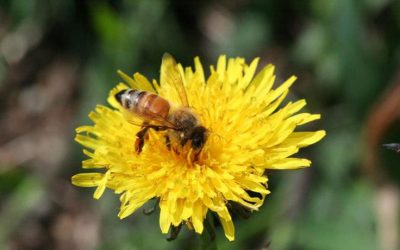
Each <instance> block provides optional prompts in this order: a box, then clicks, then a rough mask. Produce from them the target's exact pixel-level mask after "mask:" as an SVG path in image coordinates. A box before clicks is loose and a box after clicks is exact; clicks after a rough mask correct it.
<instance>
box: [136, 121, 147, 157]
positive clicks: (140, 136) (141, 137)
mask: <svg viewBox="0 0 400 250" xmlns="http://www.w3.org/2000/svg"><path fill="white" fill-rule="evenodd" d="M149 128H150V127H149V126H143V127H142V129H141V130H140V131H139V132H137V133H136V141H135V152H136V153H137V154H140V153H141V152H142V149H143V146H144V141H145V138H146V135H147V131H148V130H149Z"/></svg>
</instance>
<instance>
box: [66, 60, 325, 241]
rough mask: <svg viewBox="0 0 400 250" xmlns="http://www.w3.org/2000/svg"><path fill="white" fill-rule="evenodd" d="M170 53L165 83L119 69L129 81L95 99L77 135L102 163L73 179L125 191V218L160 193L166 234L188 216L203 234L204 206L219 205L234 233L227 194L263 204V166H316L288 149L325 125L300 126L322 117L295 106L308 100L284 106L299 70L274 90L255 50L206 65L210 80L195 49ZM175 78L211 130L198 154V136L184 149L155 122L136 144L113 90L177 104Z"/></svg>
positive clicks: (216, 209)
mask: <svg viewBox="0 0 400 250" xmlns="http://www.w3.org/2000/svg"><path fill="white" fill-rule="evenodd" d="M171 60H173V59H172V57H170V56H165V57H164V59H163V62H162V65H161V75H163V74H164V76H170V79H167V78H168V77H161V79H160V83H159V84H158V83H157V82H156V81H153V82H150V81H148V80H147V79H146V77H144V76H143V75H141V74H139V73H135V74H134V75H133V76H132V77H129V76H127V75H126V74H124V73H122V72H119V74H120V75H121V77H122V78H123V79H124V81H125V83H120V84H119V85H117V86H116V87H115V88H114V89H113V90H111V92H110V94H109V97H108V102H109V104H110V105H111V107H106V106H101V105H99V106H97V107H96V108H95V110H94V111H92V112H91V113H90V114H89V117H90V119H91V120H92V121H93V122H94V125H92V126H82V127H79V128H77V129H76V131H77V136H76V141H77V142H79V143H80V144H82V145H83V146H84V147H85V148H86V149H84V150H83V152H84V154H85V155H86V156H88V159H87V160H85V161H83V163H82V167H83V168H85V169H103V170H102V171H99V172H93V173H80V174H77V175H75V176H73V177H72V183H73V184H74V185H77V186H80V187H97V188H96V190H95V192H94V198H95V199H99V198H100V197H101V195H102V194H103V192H104V190H105V189H106V188H109V189H112V190H114V191H115V193H117V194H120V200H121V208H120V212H119V214H118V216H119V217H120V218H121V219H123V218H125V217H127V216H129V215H131V214H132V213H133V212H135V211H136V210H137V209H138V208H140V207H141V206H143V205H144V204H145V203H146V202H148V201H149V200H151V199H156V200H158V201H159V208H160V220H159V221H160V227H161V231H162V233H168V231H169V230H170V228H171V227H179V226H180V225H182V224H186V225H188V227H189V228H191V229H194V231H195V232H196V233H198V234H201V233H202V232H203V221H204V219H205V217H206V215H207V213H208V212H209V211H210V212H213V213H215V214H216V215H217V216H218V218H219V220H220V222H221V225H222V227H223V230H224V232H225V236H226V237H227V238H228V239H229V240H230V241H231V240H234V237H235V229H234V225H233V222H232V217H231V214H230V210H229V204H230V202H234V203H238V204H240V205H241V206H243V207H246V208H248V209H249V210H251V211H255V210H258V208H259V207H260V206H261V205H262V204H263V202H264V198H265V196H266V195H267V194H269V192H270V191H269V190H268V189H267V181H268V178H267V176H266V174H265V170H267V169H297V168H302V167H308V166H310V164H311V161H309V160H307V159H303V158H296V157H292V155H294V154H296V153H297V152H298V151H299V149H300V148H302V147H306V146H308V145H311V144H314V143H316V142H318V141H319V140H321V139H322V138H323V137H324V136H325V131H323V130H319V131H315V132H304V131H302V132H297V131H295V129H296V127H297V126H300V125H303V124H305V123H308V122H311V121H314V120H317V119H319V118H320V115H319V114H310V113H298V112H299V111H300V110H301V109H302V108H303V107H304V106H305V105H306V101H305V100H299V101H295V102H289V103H287V104H286V105H282V101H283V100H284V99H285V97H286V96H287V94H288V92H289V88H290V86H291V85H292V84H293V82H294V81H295V80H296V77H295V76H292V77H290V78H289V79H288V80H286V81H285V82H284V83H282V84H281V85H280V86H279V87H277V88H275V89H273V83H274V81H275V75H274V66H273V65H267V66H265V67H264V68H263V69H261V71H259V73H257V74H255V72H256V68H257V64H258V61H259V59H258V58H257V59H254V60H253V61H252V62H251V63H250V64H246V63H245V60H244V59H243V58H230V59H227V58H226V57H225V56H220V57H219V59H218V62H217V65H216V67H214V66H211V67H210V71H211V73H210V76H209V77H208V78H206V76H205V74H204V70H203V66H202V64H201V63H200V60H199V58H197V57H196V58H195V59H194V70H193V69H192V68H191V67H186V68H183V66H182V65H180V64H171V63H170V62H171ZM174 76H175V79H174ZM177 77H178V78H179V79H178V78H177ZM171 79H172V81H171ZM174 80H180V81H182V84H183V86H184V88H185V90H186V93H187V99H188V102H189V105H190V109H191V110H192V111H193V112H194V113H195V114H196V115H197V116H198V119H199V121H200V122H201V124H202V125H203V126H204V127H205V128H206V129H207V134H208V136H207V140H206V141H205V143H204V145H202V147H201V151H200V153H198V154H197V153H193V150H192V149H193V145H194V142H188V143H185V145H183V147H182V146H180V145H175V144H176V142H172V145H167V143H166V141H165V137H166V135H167V134H168V133H169V132H168V130H170V129H167V130H164V131H159V130H156V129H149V130H148V134H147V136H146V138H145V143H144V145H143V148H142V151H141V152H140V154H139V153H137V152H135V146H134V145H135V141H136V134H137V133H138V132H139V131H140V129H141V128H140V126H137V124H134V123H132V122H131V121H130V120H129V119H127V116H126V109H124V108H123V107H122V106H121V105H120V103H119V102H118V101H117V100H116V98H115V96H116V94H117V93H119V92H121V91H122V90H125V89H128V88H132V89H139V90H144V91H148V92H155V93H157V94H158V95H159V96H160V97H162V98H164V99H165V100H168V101H169V102H170V103H171V105H172V104H176V105H175V106H179V105H182V102H181V100H182V98H181V97H182V96H180V93H179V91H176V86H175V85H176V83H175V82H174ZM191 143H193V144H191ZM194 154H196V156H195V157H194V156H193V155H194ZM255 193H256V194H258V195H254V194H255Z"/></svg>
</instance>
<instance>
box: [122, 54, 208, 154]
mask: <svg viewBox="0 0 400 250" xmlns="http://www.w3.org/2000/svg"><path fill="white" fill-rule="evenodd" d="M160 81H161V82H165V83H168V84H170V85H172V86H174V88H175V90H176V92H177V94H178V96H179V99H180V101H181V105H180V106H179V107H176V108H172V107H173V105H172V104H171V103H170V102H169V101H168V100H166V99H164V98H163V97H161V96H159V95H158V94H157V91H156V89H154V91H146V90H140V89H124V90H121V91H119V92H118V93H116V94H115V99H116V100H117V101H118V102H119V104H120V105H121V106H122V107H123V108H124V109H125V110H126V111H127V112H128V113H129V114H131V115H133V116H135V117H137V118H139V119H140V120H141V124H140V126H141V129H140V130H139V132H137V133H136V141H135V152H136V153H137V154H140V153H141V152H142V149H143V146H144V143H145V139H146V138H147V133H148V130H149V129H154V130H156V131H163V130H164V131H165V130H166V131H167V133H166V136H165V143H166V146H167V147H168V149H171V144H172V145H175V144H177V145H179V146H181V147H182V148H183V147H184V146H185V145H186V144H188V143H190V148H192V149H193V151H194V152H195V158H197V155H198V154H199V153H200V151H201V149H202V148H203V146H204V144H205V143H206V140H207V137H208V130H207V129H206V128H205V127H204V126H203V125H202V123H201V122H200V119H199V118H198V116H197V115H196V113H195V112H194V111H193V110H192V109H191V108H190V106H189V101H188V98H187V94H186V90H185V87H184V84H183V79H182V76H181V74H180V72H179V69H178V66H177V64H176V62H175V60H174V58H173V57H172V56H171V55H169V54H164V56H163V59H162V64H161V79H160ZM131 123H133V122H131ZM136 125H137V124H136Z"/></svg>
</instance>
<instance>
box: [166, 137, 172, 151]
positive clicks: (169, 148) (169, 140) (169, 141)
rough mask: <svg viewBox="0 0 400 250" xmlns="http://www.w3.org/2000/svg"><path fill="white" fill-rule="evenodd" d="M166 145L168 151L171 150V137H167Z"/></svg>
mask: <svg viewBox="0 0 400 250" xmlns="http://www.w3.org/2000/svg"><path fill="white" fill-rule="evenodd" d="M165 145H166V146H167V148H168V150H171V138H169V135H166V136H165Z"/></svg>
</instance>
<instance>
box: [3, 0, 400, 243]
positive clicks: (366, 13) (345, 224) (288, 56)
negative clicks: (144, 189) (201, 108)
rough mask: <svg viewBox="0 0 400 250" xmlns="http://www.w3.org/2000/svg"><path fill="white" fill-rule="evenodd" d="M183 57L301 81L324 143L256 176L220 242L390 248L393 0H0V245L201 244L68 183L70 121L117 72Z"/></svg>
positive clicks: (298, 88) (74, 162)
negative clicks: (249, 204) (228, 235)
mask: <svg viewBox="0 0 400 250" xmlns="http://www.w3.org/2000/svg"><path fill="white" fill-rule="evenodd" d="M164 52H169V53H171V54H172V55H174V56H175V58H176V59H177V60H178V61H180V62H182V63H183V64H184V65H192V63H193V61H192V60H193V57H194V56H200V57H201V60H202V62H203V64H204V65H209V64H215V63H216V59H217V57H218V55H220V54H227V55H228V56H241V57H245V58H246V59H247V61H250V60H251V59H253V58H254V57H260V58H261V65H265V64H267V63H273V64H275V65H276V66H277V72H276V73H277V76H278V78H277V79H278V81H277V84H279V83H281V82H282V81H283V80H285V79H286V78H288V77H289V76H291V75H292V74H295V75H297V76H298V77H299V79H298V80H297V83H296V84H295V85H294V87H293V88H292V90H293V92H292V93H293V94H292V96H291V97H290V98H292V99H296V98H306V99H307V100H308V106H307V109H308V111H310V112H314V113H321V114H322V120H321V121H317V122H314V124H312V125H311V126H309V127H307V128H308V129H313V130H315V129H319V128H323V129H326V130H327V133H328V135H327V137H326V138H325V139H324V140H323V141H322V142H321V143H318V144H317V145H314V146H311V147H310V148H307V149H305V150H303V151H302V152H301V153H300V154H301V155H302V156H306V157H308V158H310V159H312V160H313V166H312V167H311V168H308V169H304V170H297V171H285V172H278V171H276V172H268V175H269V177H270V182H269V188H270V190H271V191H272V194H271V195H269V197H268V198H267V199H266V202H265V204H264V206H263V207H262V208H261V210H260V212H257V213H254V214H253V215H252V216H251V217H250V218H249V219H247V220H245V219H241V218H235V219H234V221H235V225H236V240H235V241H234V242H232V243H230V242H228V241H227V240H226V239H225V237H224V236H223V234H222V231H221V228H218V232H217V243H218V247H219V249H277V250H280V249H299V250H301V249H305V250H308V249H328V250H329V249H371V250H372V249H384V250H392V249H393V250H396V249H400V245H399V236H400V231H399V225H400V220H399V211H400V209H399V197H400V196H399V180H400V164H399V163H400V154H396V153H395V152H394V151H389V150H386V149H383V148H382V147H381V144H382V143H388V142H400V130H399V128H400V123H399V119H398V118H399V114H400V1H394V0H358V1H355V0H311V1H298V0H289V1H262V0H257V1H250V0H220V1H178V0H169V1H162V0H153V1H148V0H134V1H127V0H125V1H123V0H118V1H111V0H110V1H104V0H103V1H101V0H99V1H94V0H72V1H68V0H63V1H61V0H60V1H49V0H47V1H45V0H40V1H39V0H32V1H25V0H0V248H1V249H104V250H105V249H198V244H197V239H196V236H195V235H194V233H192V232H189V231H188V230H187V229H185V230H183V232H182V233H181V234H180V235H179V238H178V239H177V240H176V241H173V242H167V241H166V240H165V238H166V236H165V235H162V234H161V232H160V228H159V224H158V214H157V213H155V214H153V215H151V216H144V215H143V214H142V213H141V212H140V211H137V212H136V213H135V214H134V215H132V216H130V217H129V218H128V219H125V220H123V221H120V220H119V219H118V217H117V213H118V209H119V199H118V196H117V195H114V194H113V193H112V192H111V191H107V192H106V193H105V195H103V197H102V198H101V199H100V200H99V201H95V200H93V199H92V192H93V190H91V189H83V188H77V187H74V186H72V185H71V184H70V177H71V176H72V175H73V174H75V173H78V172H81V170H80V165H81V161H82V160H83V159H84V158H83V154H82V153H81V149H82V148H81V146H79V145H78V144H77V143H75V142H74V141H73V138H74V135H75V132H74V128H75V127H77V126H78V125H82V124H90V122H89V120H88V118H87V114H88V113H89V111H90V110H91V109H93V108H94V106H95V105H96V104H98V103H102V104H105V102H106V96H107V93H108V91H109V90H110V89H111V88H112V87H113V86H114V85H115V84H116V83H118V81H120V79H119V77H118V76H117V74H116V70H117V69H121V70H123V71H125V72H129V73H134V72H141V73H143V74H144V75H146V76H147V77H148V78H150V79H152V78H158V70H159V67H160V61H161V57H162V54H163V53H164Z"/></svg>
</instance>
